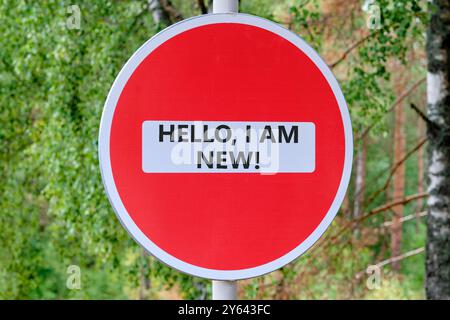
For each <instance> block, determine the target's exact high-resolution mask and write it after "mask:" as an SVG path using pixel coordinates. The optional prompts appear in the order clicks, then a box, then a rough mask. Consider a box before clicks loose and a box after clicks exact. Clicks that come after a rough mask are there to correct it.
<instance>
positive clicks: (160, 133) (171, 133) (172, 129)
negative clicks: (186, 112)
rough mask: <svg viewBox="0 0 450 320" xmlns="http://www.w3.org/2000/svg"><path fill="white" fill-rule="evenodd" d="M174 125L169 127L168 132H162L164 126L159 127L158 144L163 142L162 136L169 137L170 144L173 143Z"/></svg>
mask: <svg viewBox="0 0 450 320" xmlns="http://www.w3.org/2000/svg"><path fill="white" fill-rule="evenodd" d="M174 133H175V125H174V124H171V125H170V130H169V131H164V125H163V124H160V125H159V142H164V136H170V142H175V135H174Z"/></svg>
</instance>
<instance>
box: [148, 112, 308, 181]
mask: <svg viewBox="0 0 450 320" xmlns="http://www.w3.org/2000/svg"><path fill="white" fill-rule="evenodd" d="M315 140H316V139H315V125H314V123H312V122H230V121H145V122H144V123H143V124H142V170H143V171H144V172H145V173H264V174H275V173H281V172H292V173H296V172H297V173H312V172H314V170H315V152H316V142H315Z"/></svg>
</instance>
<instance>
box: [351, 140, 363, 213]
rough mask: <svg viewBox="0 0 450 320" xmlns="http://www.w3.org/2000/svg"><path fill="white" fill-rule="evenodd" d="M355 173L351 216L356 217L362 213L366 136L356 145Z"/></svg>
mask: <svg viewBox="0 0 450 320" xmlns="http://www.w3.org/2000/svg"><path fill="white" fill-rule="evenodd" d="M355 167H356V173H355V175H356V176H355V199H354V205H353V217H354V218H358V217H359V216H360V215H361V214H362V210H363V204H364V189H365V185H366V138H363V139H362V141H361V143H360V144H359V146H358V152H357V154H356V164H355Z"/></svg>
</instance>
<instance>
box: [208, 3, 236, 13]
mask: <svg viewBox="0 0 450 320" xmlns="http://www.w3.org/2000/svg"><path fill="white" fill-rule="evenodd" d="M238 11H239V0H214V2H213V13H238Z"/></svg>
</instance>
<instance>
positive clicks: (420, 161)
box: [416, 117, 425, 230]
mask: <svg viewBox="0 0 450 320" xmlns="http://www.w3.org/2000/svg"><path fill="white" fill-rule="evenodd" d="M424 136H425V122H424V121H423V119H422V118H421V117H418V118H417V141H420V140H422V139H423V137H424ZM424 155H425V148H420V149H419V150H418V151H417V193H419V194H421V193H424V191H425V189H424V183H423V182H424V181H423V180H424V178H425V163H424ZM422 210H423V201H422V200H418V201H417V207H416V230H418V228H419V224H420V212H421V211H422Z"/></svg>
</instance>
